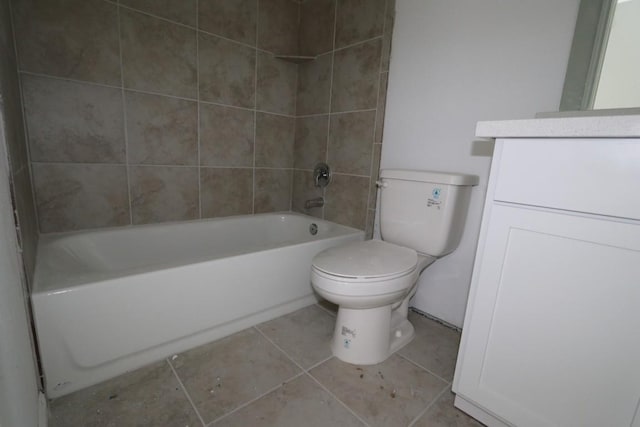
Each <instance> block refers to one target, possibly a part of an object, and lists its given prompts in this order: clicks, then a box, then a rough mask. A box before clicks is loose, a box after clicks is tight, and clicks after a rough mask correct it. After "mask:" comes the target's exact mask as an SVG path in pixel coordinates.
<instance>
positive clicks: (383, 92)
mask: <svg viewBox="0 0 640 427" xmlns="http://www.w3.org/2000/svg"><path fill="white" fill-rule="evenodd" d="M388 82H389V73H381V74H380V83H379V85H380V91H379V92H378V107H377V108H376V110H377V114H376V131H375V136H374V138H375V139H374V141H375V142H377V143H380V144H382V135H383V131H384V113H385V110H386V107H387V84H388Z"/></svg>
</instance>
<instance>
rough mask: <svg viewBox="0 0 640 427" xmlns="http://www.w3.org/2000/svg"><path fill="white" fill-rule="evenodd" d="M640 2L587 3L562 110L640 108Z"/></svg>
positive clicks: (603, 0) (579, 20)
mask: <svg viewBox="0 0 640 427" xmlns="http://www.w3.org/2000/svg"><path fill="white" fill-rule="evenodd" d="M638 22H640V0H582V1H581V2H580V9H579V11H578V18H577V22H576V28H575V32H574V37H573V44H572V47H571V54H570V56H569V64H568V66H567V73H566V76H565V84H564V88H563V93H562V100H561V103H560V111H567V110H593V109H596V110H600V109H625V108H638V107H640V77H638V76H640V49H638V47H637V46H639V45H640V25H638Z"/></svg>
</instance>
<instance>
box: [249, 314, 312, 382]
mask: <svg viewBox="0 0 640 427" xmlns="http://www.w3.org/2000/svg"><path fill="white" fill-rule="evenodd" d="M253 329H255V330H256V331H257V332H258V333H259V334H260V335H261V336H262V337H263V338H264V339H265V340H267V341H268V342H269V343H270V344H271V345H273V346H274V347H275V348H276V349H278V351H280V352H281V353H282V354H284V355H285V356H286V357H287V359H289V361H291V362H292V363H293V364H294V365H296V366H297V367H298V369H300V370H301V371H302V372H307V370H306V369H304V367H303V366H302V365H301V364H299V363H298V362H296V361H295V359H294V358H293V357H291V356H290V355H289V353H287V352H286V351H284V350H283V349H282V347H280V346H279V345H278V344H276V343H275V342H274V341H273V340H272V339H271V338H269V337H268V336H267V335H266V334H265V333H264V332H262V331H261V330H260V328H258V325H254V326H253Z"/></svg>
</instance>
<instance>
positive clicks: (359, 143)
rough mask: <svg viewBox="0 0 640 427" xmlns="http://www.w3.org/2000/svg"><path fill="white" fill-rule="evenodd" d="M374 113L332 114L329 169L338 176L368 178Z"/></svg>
mask: <svg viewBox="0 0 640 427" xmlns="http://www.w3.org/2000/svg"><path fill="white" fill-rule="evenodd" d="M375 118H376V112H375V111H365V112H358V113H344V114H332V115H331V125H330V126H331V128H330V130H329V162H328V163H329V166H331V167H333V170H334V171H335V172H338V173H348V174H353V175H367V176H368V175H369V174H370V172H371V153H372V149H373V129H374V124H375Z"/></svg>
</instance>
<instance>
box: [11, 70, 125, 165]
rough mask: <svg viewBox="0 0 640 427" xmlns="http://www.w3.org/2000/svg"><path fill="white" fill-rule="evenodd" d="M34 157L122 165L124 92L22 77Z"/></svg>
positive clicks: (48, 160) (123, 156) (101, 87)
mask: <svg viewBox="0 0 640 427" xmlns="http://www.w3.org/2000/svg"><path fill="white" fill-rule="evenodd" d="M23 87H24V107H25V112H26V120H27V127H28V131H29V145H30V148H31V158H32V160H33V161H41V162H42V161H44V162H87V163H122V162H124V160H125V144H124V122H123V113H122V91H121V90H120V89H113V88H108V87H103V86H96V85H92V84H87V83H77V82H70V81H65V80H58V79H52V78H47V77H36V76H31V75H23Z"/></svg>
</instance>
